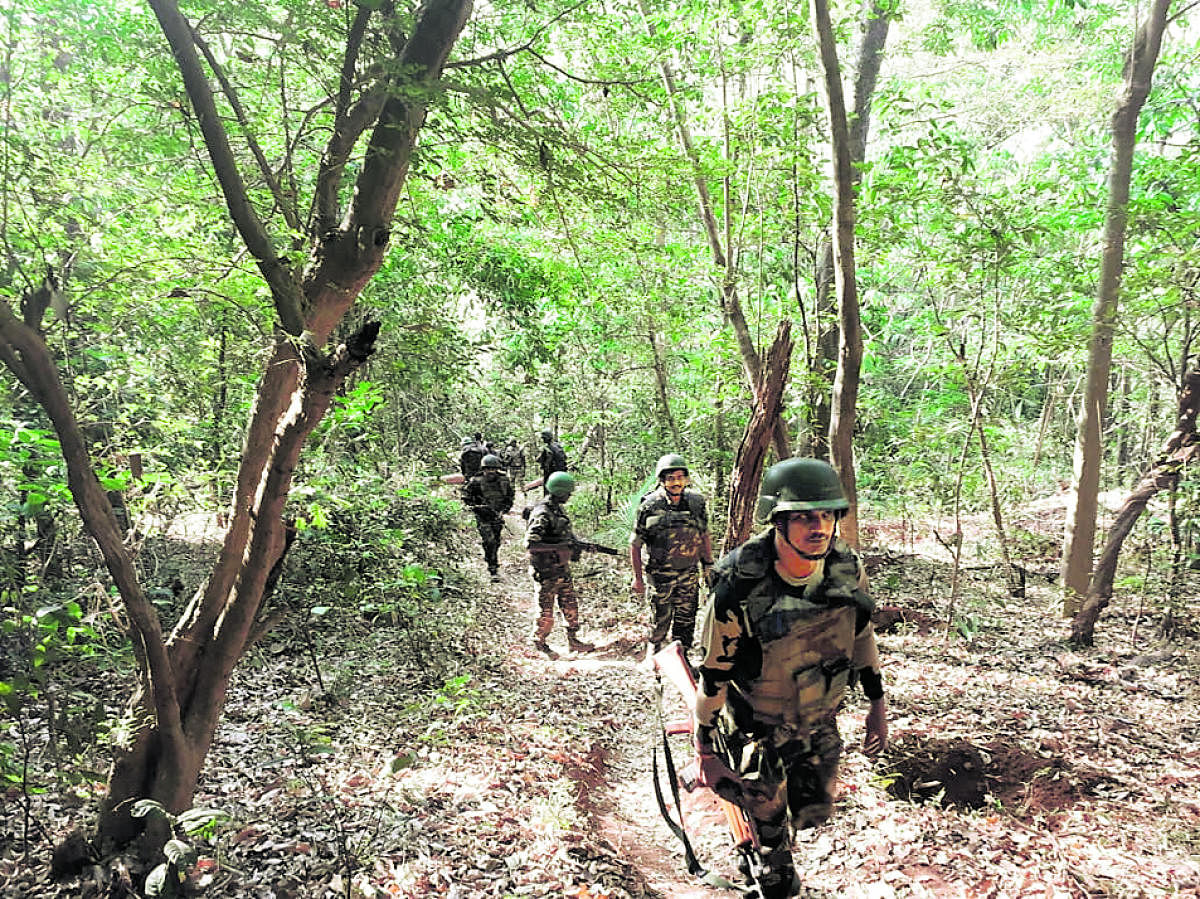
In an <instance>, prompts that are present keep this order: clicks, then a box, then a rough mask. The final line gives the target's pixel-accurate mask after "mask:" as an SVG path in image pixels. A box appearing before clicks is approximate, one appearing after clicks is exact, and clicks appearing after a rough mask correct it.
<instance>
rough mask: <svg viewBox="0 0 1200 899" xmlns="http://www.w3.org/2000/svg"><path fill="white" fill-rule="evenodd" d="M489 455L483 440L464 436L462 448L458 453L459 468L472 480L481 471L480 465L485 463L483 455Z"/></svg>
mask: <svg viewBox="0 0 1200 899" xmlns="http://www.w3.org/2000/svg"><path fill="white" fill-rule="evenodd" d="M486 455H487V448H486V447H485V446H484V445H483V441H482V440H479V439H477V438H473V437H464V438H463V439H462V449H461V450H460V451H459V453H458V470H459V471H461V472H462V476H463V477H464V478H465V479H467V480H470V479H471V478H473V477H474V476H475V475H476V473H477V472H478V471H479V466H480V465H481V464H482V463H483V457H484V456H486Z"/></svg>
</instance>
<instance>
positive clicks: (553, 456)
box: [538, 440, 567, 478]
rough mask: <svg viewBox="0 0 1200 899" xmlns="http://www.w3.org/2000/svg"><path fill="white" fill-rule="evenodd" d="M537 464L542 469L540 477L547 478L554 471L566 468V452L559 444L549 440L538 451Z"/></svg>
mask: <svg viewBox="0 0 1200 899" xmlns="http://www.w3.org/2000/svg"><path fill="white" fill-rule="evenodd" d="M538 466H539V467H541V469H542V477H543V478H548V477H550V475H552V474H554V472H556V471H566V470H567V454H566V451H565V450H563V448H562V447H561V446H559V445H558V444H557V443H556V442H555V441H553V440H551V441H550V442H549V443H547V444H546V445H545V446H543V447H542V451H541V452H540V453H538Z"/></svg>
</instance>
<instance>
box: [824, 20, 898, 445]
mask: <svg viewBox="0 0 1200 899" xmlns="http://www.w3.org/2000/svg"><path fill="white" fill-rule="evenodd" d="M862 7H863V22H862V31H863V35H862V42H861V43H860V44H859V46H858V67H857V69H856V71H855V75H854V115H853V117H852V118H851V119H850V122H849V139H850V162H851V169H850V177H851V179H852V182H853V184H854V185H855V187H856V188H857V186H858V184H859V182H860V181H861V180H862V164H863V162H864V161H865V160H866V158H867V135H868V133H869V132H870V129H871V102H872V100H873V99H874V96H875V85H876V83H877V82H878V80H879V68H880V66H881V65H882V63H883V51H884V48H885V47H886V46H887V39H888V31H889V30H890V29H891V25H892V10H893V4H891V3H881V2H880V0H864V2H863V4H862ZM834 283H835V279H834V270H833V244H832V243H831V242H828V241H826V242H822V245H821V249H820V254H819V256H818V259H817V271H816V274H815V277H814V291H813V292H814V295H815V297H814V299H815V304H816V316H815V321H816V324H817V340H816V344H815V349H816V353H815V355H814V357H813V359H812V360H811V361H810V363H809V372H808V375H809V385H810V387H809V391H810V400H809V428H808V432H809V435H810V436H809V441H810V442H809V453H810V455H812V456H815V457H817V458H820V459H828V458H829V420H830V416H831V414H832V409H831V402H830V390H831V389H832V387H833V378H834V377H835V376H836V373H837V360H838V347H839V345H840V340H841V338H840V334H841V329H840V327H839V326H838V321H837V320H836V319H835V318H834V304H833V290H832V288H833V286H834ZM831 319H832V320H831Z"/></svg>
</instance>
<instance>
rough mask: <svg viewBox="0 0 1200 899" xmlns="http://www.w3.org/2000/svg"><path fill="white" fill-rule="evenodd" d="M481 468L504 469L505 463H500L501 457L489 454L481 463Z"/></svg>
mask: <svg viewBox="0 0 1200 899" xmlns="http://www.w3.org/2000/svg"><path fill="white" fill-rule="evenodd" d="M479 467H480V468H503V467H504V463H503V462H502V461H500V457H499V456H497V455H494V454H492V453H488V454H487V455H486V456H484V457H483V461H482V462H480V463H479Z"/></svg>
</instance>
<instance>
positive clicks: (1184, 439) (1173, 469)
mask: <svg viewBox="0 0 1200 899" xmlns="http://www.w3.org/2000/svg"><path fill="white" fill-rule="evenodd" d="M1198 411H1200V366H1197V367H1196V368H1193V369H1192V370H1191V371H1190V372H1188V375H1187V377H1186V378H1185V379H1184V383H1183V388H1182V389H1181V390H1180V392H1179V409H1178V415H1177V419H1176V428H1175V432H1174V433H1173V434H1172V435H1171V436H1170V438H1168V440H1167V444H1166V446H1165V447H1164V448H1163V451H1162V453H1161V455H1160V456H1159V457H1158V459H1156V460H1155V462H1154V464H1153V465H1152V466H1151V467H1150V470H1149V471H1147V472H1146V474H1144V475H1142V478H1141V480H1140V481H1138V484H1137V486H1136V487H1134V489H1133V492H1132V493H1130V494H1129V496H1128V497H1126V498H1125V502H1124V503H1123V504H1122V505H1121V508H1120V510H1119V511H1118V512H1117V517H1116V520H1115V521H1114V522H1113V526H1112V527H1111V528H1110V529H1109V532H1108V537H1107V539H1106V540H1105V542H1104V549H1103V550H1102V551H1101V552H1100V557H1099V559H1098V560H1097V561H1096V573H1095V574H1094V575H1093V576H1092V584H1091V589H1090V590H1089V591H1088V595H1087V599H1086V600H1085V601H1084V603H1083V605H1082V606H1081V607H1080V609H1079V611H1078V612H1077V613H1076V614H1075V617H1074V618H1073V619H1072V621H1071V642H1072V643H1074V644H1075V645H1076V646H1091V645H1092V643H1093V642H1094V640H1095V633H1096V621H1097V620H1098V619H1099V618H1100V613H1101V612H1103V611H1104V609H1105V608H1107V606H1108V603H1109V601H1110V600H1111V599H1112V592H1113V581H1114V579H1115V578H1116V573H1117V561H1118V559H1119V558H1120V555H1121V546H1122V544H1124V542H1125V538H1126V537H1128V536H1129V532H1130V531H1132V530H1133V526H1134V524H1135V523H1136V522H1137V520H1138V517H1139V516H1140V515H1141V514H1142V512H1143V510H1144V509H1145V508H1146V505H1147V503H1149V502H1150V500H1151V498H1152V497H1153V496H1154V495H1155V494H1156V493H1158V492H1159V491H1160V490H1174V489H1175V488H1176V487H1177V486H1178V485H1179V481H1180V478H1181V477H1182V476H1183V472H1184V469H1185V468H1186V467H1187V465H1188V463H1190V462H1191V461H1192V460H1193V459H1194V458H1195V456H1196V455H1197V453H1198V452H1200V439H1198V438H1197V435H1196V414H1197V412H1198Z"/></svg>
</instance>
